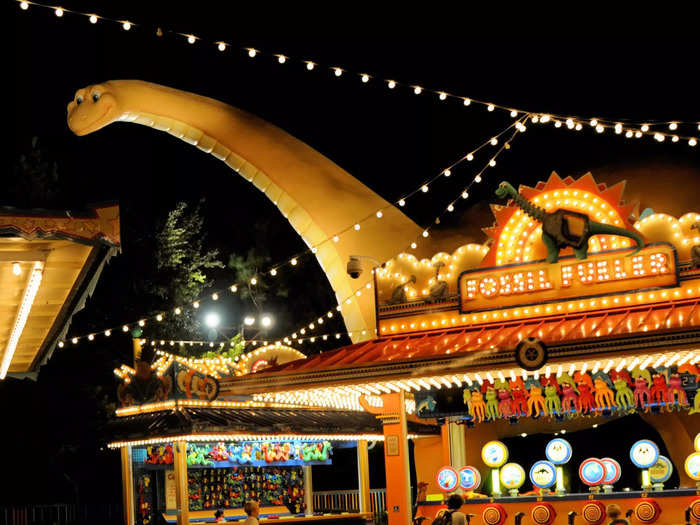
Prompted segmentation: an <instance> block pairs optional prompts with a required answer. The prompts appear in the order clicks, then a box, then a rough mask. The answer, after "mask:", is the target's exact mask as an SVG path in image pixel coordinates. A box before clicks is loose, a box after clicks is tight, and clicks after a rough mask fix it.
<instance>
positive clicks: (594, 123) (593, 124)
mask: <svg viewBox="0 0 700 525" xmlns="http://www.w3.org/2000/svg"><path fill="white" fill-rule="evenodd" d="M597 125H598V121H597V120H596V119H592V120H591V127H592V128H595V127H596V126H597Z"/></svg>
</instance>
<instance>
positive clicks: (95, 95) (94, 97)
mask: <svg viewBox="0 0 700 525" xmlns="http://www.w3.org/2000/svg"><path fill="white" fill-rule="evenodd" d="M98 100H100V94H99V93H93V94H92V101H93V102H97V101H98Z"/></svg>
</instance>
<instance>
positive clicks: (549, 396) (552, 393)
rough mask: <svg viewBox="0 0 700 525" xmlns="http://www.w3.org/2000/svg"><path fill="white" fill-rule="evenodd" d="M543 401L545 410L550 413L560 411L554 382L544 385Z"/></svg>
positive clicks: (559, 401) (553, 413)
mask: <svg viewBox="0 0 700 525" xmlns="http://www.w3.org/2000/svg"><path fill="white" fill-rule="evenodd" d="M552 379H553V378H552ZM544 401H545V405H546V407H547V412H549V413H550V414H551V415H553V416H554V415H558V414H559V413H561V399H559V394H557V387H556V386H554V384H552V383H549V384H547V386H546V387H544Z"/></svg>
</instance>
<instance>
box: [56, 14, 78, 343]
mask: <svg viewBox="0 0 700 525" xmlns="http://www.w3.org/2000/svg"><path fill="white" fill-rule="evenodd" d="M57 16H59V15H57ZM70 341H71V343H73V344H74V345H77V344H78V338H77V337H74V338H73V339H71V340H70Z"/></svg>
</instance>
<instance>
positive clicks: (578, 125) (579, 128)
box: [576, 122, 583, 131]
mask: <svg viewBox="0 0 700 525" xmlns="http://www.w3.org/2000/svg"><path fill="white" fill-rule="evenodd" d="M582 129H583V124H581V123H580V122H579V123H578V124H576V131H581V130H582Z"/></svg>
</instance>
